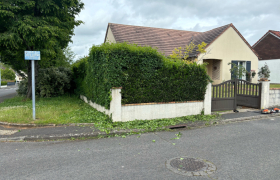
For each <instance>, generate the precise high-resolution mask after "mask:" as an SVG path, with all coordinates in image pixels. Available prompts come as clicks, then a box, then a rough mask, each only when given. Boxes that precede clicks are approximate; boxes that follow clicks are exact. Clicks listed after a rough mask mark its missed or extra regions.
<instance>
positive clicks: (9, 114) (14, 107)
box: [0, 96, 217, 133]
mask: <svg viewBox="0 0 280 180" xmlns="http://www.w3.org/2000/svg"><path fill="white" fill-rule="evenodd" d="M216 118H217V115H193V116H185V117H179V118H172V119H157V120H135V121H129V122H112V120H111V118H110V117H109V116H107V115H105V114H104V113H101V112H99V111H97V110H95V109H94V108H92V107H91V106H89V105H88V104H86V103H84V102H83V101H82V100H80V99H78V98H77V97H69V96H63V97H53V98H36V120H35V121H34V120H33V118H32V101H31V100H27V101H26V100H25V99H24V98H23V97H15V98H12V99H8V100H6V101H4V102H3V103H0V121H2V122H9V123H22V124H30V123H34V124H69V123H94V125H95V127H96V128H98V129H99V130H101V131H105V132H107V133H108V132H110V130H112V129H144V130H147V131H154V130H156V129H160V128H162V127H165V126H170V125H176V124H178V123H186V122H195V121H210V120H212V119H216Z"/></svg>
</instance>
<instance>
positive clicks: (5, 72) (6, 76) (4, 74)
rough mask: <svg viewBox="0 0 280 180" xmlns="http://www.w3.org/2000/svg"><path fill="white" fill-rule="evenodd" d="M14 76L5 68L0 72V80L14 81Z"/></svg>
mask: <svg viewBox="0 0 280 180" xmlns="http://www.w3.org/2000/svg"><path fill="white" fill-rule="evenodd" d="M15 78H16V75H15V72H14V71H13V70H11V69H9V68H6V69H4V70H2V71H1V79H5V80H15Z"/></svg>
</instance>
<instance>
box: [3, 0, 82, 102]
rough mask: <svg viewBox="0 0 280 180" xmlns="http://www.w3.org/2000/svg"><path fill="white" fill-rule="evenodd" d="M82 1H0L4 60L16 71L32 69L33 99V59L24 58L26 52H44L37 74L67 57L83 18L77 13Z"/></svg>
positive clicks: (36, 69)
mask: <svg viewBox="0 0 280 180" xmlns="http://www.w3.org/2000/svg"><path fill="white" fill-rule="evenodd" d="M83 7H84V4H83V3H82V2H81V0H2V1H1V2H0V24H1V26H0V53H1V61H3V62H5V63H7V64H10V65H12V66H13V67H16V68H14V69H15V70H20V68H23V67H25V69H27V72H28V93H27V97H28V98H31V84H32V83H31V61H24V51H25V50H29V51H35V50H36V51H41V61H35V76H37V74H38V69H39V67H40V66H41V67H50V66H52V65H53V64H56V63H57V59H58V58H60V57H63V50H62V49H64V48H66V47H67V45H68V43H69V42H71V37H72V36H73V35H74V28H75V27H76V26H79V25H80V24H81V23H82V21H79V20H76V19H75V16H76V15H78V14H79V13H80V11H81V10H82V9H83Z"/></svg>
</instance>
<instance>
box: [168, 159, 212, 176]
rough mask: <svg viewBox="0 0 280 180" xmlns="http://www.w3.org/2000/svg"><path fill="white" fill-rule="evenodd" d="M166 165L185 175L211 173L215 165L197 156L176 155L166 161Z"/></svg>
mask: <svg viewBox="0 0 280 180" xmlns="http://www.w3.org/2000/svg"><path fill="white" fill-rule="evenodd" d="M166 167H167V168H168V169H170V170H171V171H173V172H175V173H178V174H181V175H186V176H204V175H209V174H213V173H214V172H215V171H216V166H215V165H214V164H213V163H211V162H209V161H206V160H203V159H199V158H188V157H178V158H173V159H170V160H168V161H167V162H166Z"/></svg>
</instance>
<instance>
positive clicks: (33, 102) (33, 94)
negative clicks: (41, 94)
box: [31, 60, 36, 120]
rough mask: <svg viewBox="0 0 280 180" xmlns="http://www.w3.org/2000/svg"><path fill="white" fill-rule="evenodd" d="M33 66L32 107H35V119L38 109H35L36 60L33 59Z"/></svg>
mask: <svg viewBox="0 0 280 180" xmlns="http://www.w3.org/2000/svg"><path fill="white" fill-rule="evenodd" d="M31 66H32V67H31V68H32V107H33V119H34V120H35V119H36V109H35V70H34V69H35V68H34V60H32V61H31Z"/></svg>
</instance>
